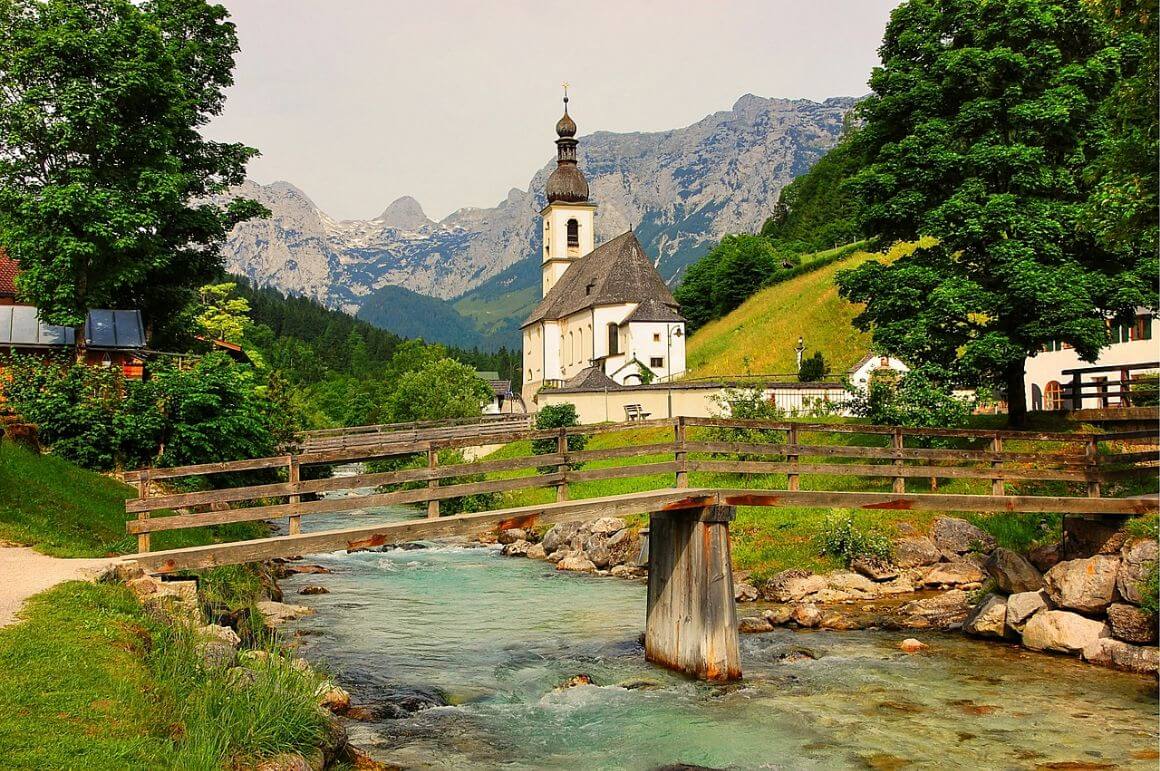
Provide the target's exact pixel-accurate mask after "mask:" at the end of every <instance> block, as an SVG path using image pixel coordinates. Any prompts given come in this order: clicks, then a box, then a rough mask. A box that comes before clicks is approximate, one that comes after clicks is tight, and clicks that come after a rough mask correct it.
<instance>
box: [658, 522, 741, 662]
mask: <svg viewBox="0 0 1160 771" xmlns="http://www.w3.org/2000/svg"><path fill="white" fill-rule="evenodd" d="M735 511H736V510H735V508H734V507H732V506H709V507H706V508H700V509H683V510H677V511H666V512H658V513H654V514H653V515H652V516H651V517H650V522H649V550H648V551H649V571H648V606H647V607H648V616H647V621H646V623H645V638H644V650H645V658H646V659H648V660H649V661H651V662H654V663H656V664H660V665H662V666H665V667H668V668H669V669H675V670H677V671H678V672H683V673H685V674H687V675H692V676H693V677H697V678H700V679H702V680H715V681H725V680H737V679H739V678H740V677H741V654H740V651H739V649H738V643H737V610H736V607H735V605H734V601H733V567H732V563H731V562H730V554H729V522H730V520H732V519H733V517H734V514H735Z"/></svg>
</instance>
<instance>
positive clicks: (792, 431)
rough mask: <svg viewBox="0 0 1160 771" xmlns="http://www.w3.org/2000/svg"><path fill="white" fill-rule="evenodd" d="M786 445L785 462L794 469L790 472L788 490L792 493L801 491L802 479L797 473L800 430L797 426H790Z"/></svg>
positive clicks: (786, 436)
mask: <svg viewBox="0 0 1160 771" xmlns="http://www.w3.org/2000/svg"><path fill="white" fill-rule="evenodd" d="M785 443H786V445H787V447H786V453H785V460H786V462H787V463H789V464H790V467H791V468H792V469H793V470H792V471H790V472H789V474H788V475H787V477H786V488H787V489H789V490H790V491H794V490H799V489H801V478H800V477H799V476H798V473H797V465H798V454H797V443H798V430H797V426H790V427H789V430H788V431H786V433H785Z"/></svg>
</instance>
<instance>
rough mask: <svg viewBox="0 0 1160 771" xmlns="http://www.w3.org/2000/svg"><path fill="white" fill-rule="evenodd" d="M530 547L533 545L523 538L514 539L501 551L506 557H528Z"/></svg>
mask: <svg viewBox="0 0 1160 771" xmlns="http://www.w3.org/2000/svg"><path fill="white" fill-rule="evenodd" d="M530 548H532V545H531V544H530V543H529V542H527V541H525V540H524V539H522V538H521V539H520V540H518V541H512V542H511V543H509V544H506V545H505V546H504V547H503V548H502V549H500V553H501V554H503V555H504V556H505V557H526V556H528V549H530Z"/></svg>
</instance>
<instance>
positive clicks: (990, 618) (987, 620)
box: [963, 594, 1011, 638]
mask: <svg viewBox="0 0 1160 771" xmlns="http://www.w3.org/2000/svg"><path fill="white" fill-rule="evenodd" d="M963 631H964V632H966V633H967V634H973V635H975V636H976V637H997V638H1003V637H1010V636H1011V631H1010V630H1009V629H1008V627H1007V602H1006V600H1004V599H1003V598H1002V597H1000V596H999V595H997V594H988V595H987V596H986V597H984V598H983V599H982V601H981V602H979V604H978V605H976V606H975V607H974V608H973V609H972V610H971V612H970V614H969V615H968V616H967V618H966V620H965V621H963Z"/></svg>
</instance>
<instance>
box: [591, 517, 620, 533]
mask: <svg viewBox="0 0 1160 771" xmlns="http://www.w3.org/2000/svg"><path fill="white" fill-rule="evenodd" d="M588 529H589V531H591V532H593V533H596V534H598V535H612V534H613V533H615V532H618V531H620V530H623V529H624V520H622V519H617V518H616V517H601V518H600V519H596V520H593V521H592V522H590V523H589V525H588Z"/></svg>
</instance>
